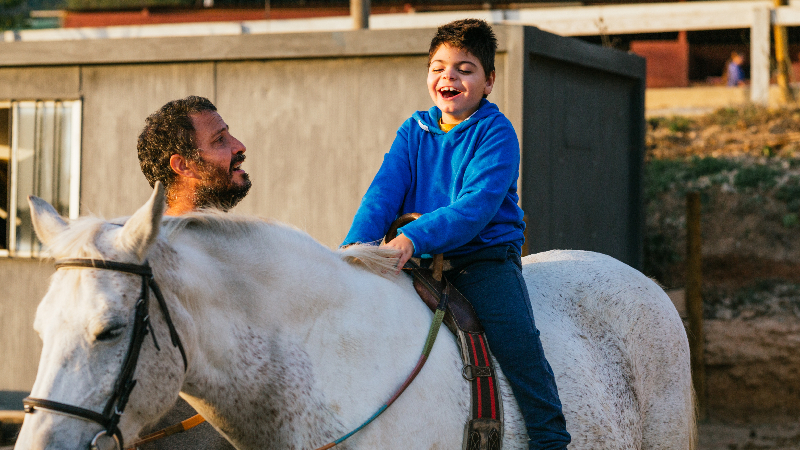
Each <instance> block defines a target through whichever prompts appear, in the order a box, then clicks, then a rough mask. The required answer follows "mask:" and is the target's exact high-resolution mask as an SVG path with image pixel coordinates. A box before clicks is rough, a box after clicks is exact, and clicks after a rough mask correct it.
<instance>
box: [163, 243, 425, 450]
mask: <svg viewBox="0 0 800 450" xmlns="http://www.w3.org/2000/svg"><path fill="white" fill-rule="evenodd" d="M262 250H264V249H259V251H257V252H256V254H257V255H259V258H260V259H261V260H260V261H251V262H250V263H248V262H247V261H239V262H238V264H233V265H232V266H233V267H214V266H215V265H216V266H218V265H219V260H220V259H222V260H223V261H224V260H225V259H226V258H225V255H224V254H219V253H217V254H214V255H213V259H212V258H209V259H208V260H207V261H203V260H202V258H198V257H197V255H192V256H193V257H192V258H191V259H190V258H186V261H187V263H188V264H189V265H192V266H195V267H194V268H192V267H189V268H187V270H184V271H183V273H193V274H194V275H191V276H188V278H185V279H184V280H183V281H182V282H181V284H182V286H181V287H180V288H179V291H178V292H180V294H178V295H179V296H182V297H183V301H184V303H185V304H186V308H187V309H188V310H189V311H190V314H191V316H192V317H193V321H194V323H193V327H194V334H196V340H197V346H196V348H194V349H193V352H192V353H193V355H192V356H193V363H192V368H191V369H190V373H189V374H188V376H187V381H186V384H185V386H184V394H185V395H187V397H188V398H187V400H189V402H190V403H192V404H193V406H195V407H196V408H197V409H198V410H199V411H200V412H201V413H203V414H204V415H207V416H208V418H209V419H210V420H211V421H212V423H215V425H216V426H218V427H219V428H220V429H222V430H223V432H225V433H226V434H227V435H228V436H229V437H230V438H231V439H232V440H233V441H234V442H236V443H237V444H239V445H241V447H242V448H263V442H271V443H274V448H295V447H296V448H308V447H309V446H310V445H322V444H324V443H327V442H330V441H331V440H332V439H334V438H336V437H338V436H336V435H337V434H340V433H341V432H342V431H344V430H345V428H346V427H353V426H355V425H357V424H358V423H356V422H355V421H357V420H363V418H365V417H368V415H369V413H371V411H370V409H372V408H377V407H378V406H379V405H380V404H382V402H383V401H385V400H386V398H385V397H386V394H387V389H389V387H386V386H384V385H383V383H384V380H387V379H388V380H390V381H389V386H394V385H395V384H396V383H397V380H396V379H395V378H396V377H397V376H399V375H398V373H394V368H395V363H396V362H397V361H399V362H400V367H413V363H414V358H416V356H418V355H414V354H404V352H405V353H408V352H407V351H405V347H407V345H406V343H405V342H404V341H402V340H401V339H399V336H400V334H401V333H400V330H399V326H398V327H392V326H391V322H387V321H384V320H383V319H382V317H384V316H385V315H390V316H394V317H397V316H398V315H400V316H406V317H403V321H404V322H405V327H406V328H405V330H404V331H408V328H407V327H408V326H414V324H415V323H417V324H423V326H424V322H425V321H426V320H428V319H427V318H426V315H425V312H424V310H422V309H421V307H419V306H418V305H416V304H415V305H414V306H415V307H413V308H411V309H412V310H413V311H412V313H411V315H410V316H409V312H408V311H405V310H404V307H403V305H402V303H403V302H404V301H408V299H407V295H406V294H408V293H409V290H408V286H407V285H406V286H403V283H398V282H392V281H388V280H385V279H383V278H380V277H377V276H374V275H371V274H367V273H365V272H364V271H362V270H357V269H354V268H352V267H349V266H346V265H345V264H343V263H340V262H339V261H338V260H336V259H335V258H336V257H335V256H334V255H330V254H329V253H328V254H324V252H321V253H320V254H319V255H316V257H315V256H314V255H309V254H305V255H304V254H302V253H303V251H298V250H296V249H295V250H291V249H281V248H272V249H269V251H262ZM298 253H299V254H298ZM311 253H313V250H312V251H311ZM234 259H235V258H234ZM209 265H211V267H213V269H212V270H209V268H208V266H209ZM203 266H205V267H203ZM409 319H410V321H409ZM379 333H386V334H388V336H387V337H385V339H384V338H382V337H380V336H378V334H379ZM418 344H419V343H415V345H418ZM376 366H380V367H382V368H379V369H377V371H376V369H375V367H376ZM397 372H402V370H398V371H397ZM352 386H361V387H362V389H361V390H360V392H361V395H360V396H359V397H358V398H353V396H352V395H351V393H352V392H353V389H352ZM334 411H337V412H336V414H334ZM348 413H349V414H348ZM351 416H352V417H351ZM254 418H258V419H254ZM337 418H338V419H337ZM255 420H258V422H259V426H257V427H255V426H248V424H252V423H253V422H254V421H255ZM267 436H268V437H269V438H268V439H267Z"/></svg>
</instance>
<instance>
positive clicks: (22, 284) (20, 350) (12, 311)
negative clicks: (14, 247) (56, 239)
mask: <svg viewBox="0 0 800 450" xmlns="http://www.w3.org/2000/svg"><path fill="white" fill-rule="evenodd" d="M53 271H54V269H53V266H52V264H48V263H43V262H40V261H38V260H31V259H7V258H0V390H4V391H30V389H31V387H32V386H33V380H34V378H35V377H36V368H37V366H38V364H39V355H40V354H41V351H42V346H41V341H39V338H38V337H37V335H36V333H35V332H34V331H33V318H34V316H35V314H36V307H37V305H38V304H39V300H41V298H42V297H44V294H45V293H46V292H47V285H48V284H47V281H48V279H49V278H50V275H52V273H53Z"/></svg>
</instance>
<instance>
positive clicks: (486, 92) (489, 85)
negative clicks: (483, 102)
mask: <svg viewBox="0 0 800 450" xmlns="http://www.w3.org/2000/svg"><path fill="white" fill-rule="evenodd" d="M494 78H495V74H494V70H493V71H492V73H490V74H489V76H488V77H486V87H484V88H483V96H484V97H486V96H487V95H489V94H491V93H492V88H493V87H494Z"/></svg>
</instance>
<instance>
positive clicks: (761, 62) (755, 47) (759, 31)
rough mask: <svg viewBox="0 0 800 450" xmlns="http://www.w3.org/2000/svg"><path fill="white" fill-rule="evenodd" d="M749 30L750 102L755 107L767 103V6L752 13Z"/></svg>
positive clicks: (768, 38)
mask: <svg viewBox="0 0 800 450" xmlns="http://www.w3.org/2000/svg"><path fill="white" fill-rule="evenodd" d="M752 18H753V19H752V20H753V24H752V26H751V28H750V101H752V102H753V103H755V104H757V105H765V106H766V105H767V103H769V56H770V27H771V12H770V8H769V7H768V6H762V7H758V8H756V9H754V10H753V12H752Z"/></svg>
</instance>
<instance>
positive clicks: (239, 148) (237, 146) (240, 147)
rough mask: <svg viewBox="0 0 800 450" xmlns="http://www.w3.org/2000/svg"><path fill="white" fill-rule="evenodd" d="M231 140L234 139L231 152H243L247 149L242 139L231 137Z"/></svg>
mask: <svg viewBox="0 0 800 450" xmlns="http://www.w3.org/2000/svg"><path fill="white" fill-rule="evenodd" d="M233 140H234V141H236V142H235V143H234V146H233V153H244V152H246V151H247V147H245V146H244V144H242V141H240V140H238V139H236V138H233Z"/></svg>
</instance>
